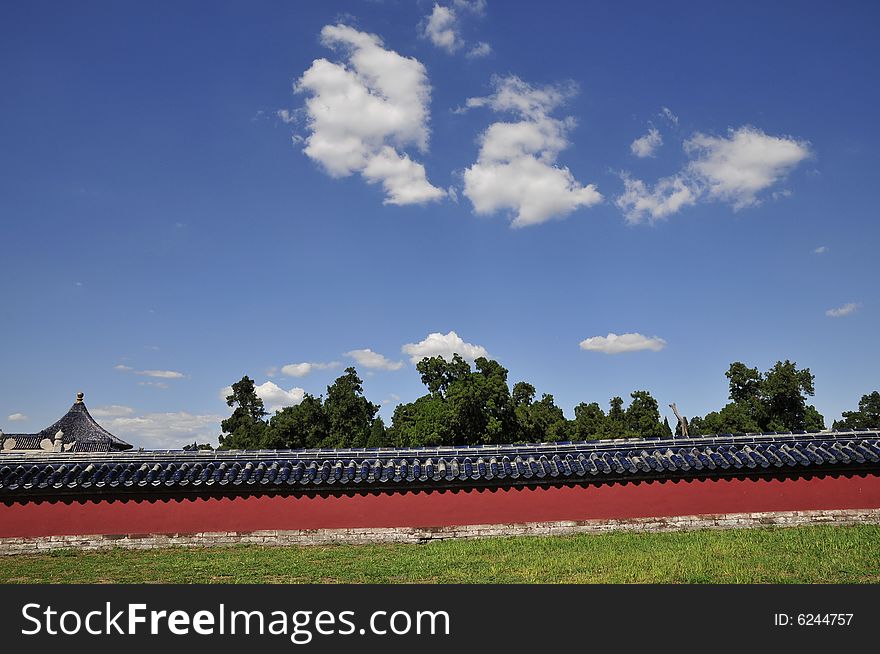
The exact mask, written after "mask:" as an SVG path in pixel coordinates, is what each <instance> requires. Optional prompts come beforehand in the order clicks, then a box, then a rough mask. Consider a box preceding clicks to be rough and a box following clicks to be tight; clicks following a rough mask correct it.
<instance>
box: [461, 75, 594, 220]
mask: <svg viewBox="0 0 880 654" xmlns="http://www.w3.org/2000/svg"><path fill="white" fill-rule="evenodd" d="M492 83H493V86H494V90H495V92H494V93H493V94H492V95H490V96H488V97H485V98H469V99H468V101H467V107H468V108H472V107H484V106H485V107H490V108H491V109H493V110H494V111H496V112H500V113H509V114H513V115H514V116H515V117H517V118H519V120H517V121H515V122H497V123H493V124H492V125H490V126H489V128H488V129H487V130H486V131H485V132H483V134H482V135H481V137H480V152H479V155H478V157H477V162H476V163H475V164H473V165H472V166H471V167H470V168H468V169H466V170H465V172H464V194H465V196H467V198H468V199H469V200H470V201H471V203H472V204H473V207H474V212H475V213H477V214H483V215H488V214H492V213H495V212H497V211H501V210H509V211H511V212H512V213H513V216H514V219H513V222H512V225H513V226H514V227H525V226H527V225H537V224H539V223H542V222H545V221H547V220H550V219H551V218H557V217H563V216H566V215H568V214H569V213H571V212H572V211H574V210H575V209H577V208H579V207H589V206H592V205H594V204H596V203H598V202H600V201H601V200H602V195H601V194H600V193H599V192H598V191H597V190H596V187H595V186H594V185H592V184H589V185H587V186H582V185H581V184H580V183H579V182H578V181H577V180H575V179H574V176H573V175H572V174H571V172H570V171H569V170H568V168H565V167H559V166H557V165H556V158H557V156H558V155H559V153H560V151H562V150H563V149H565V148H566V147H568V139H567V134H568V131H569V130H570V129H571V128H572V127H573V126H574V120H573V119H571V118H566V119H564V120H559V119H557V118H553V117H552V116H551V115H550V114H551V112H552V111H553V110H554V109H555V108H556V107H558V106H559V105H560V104H561V103H562V102H563V101H564V100H565V99H567V98H568V97H569V96H570V95H571V94H572V93H573V92H574V88H573V87H572V86H567V87H560V86H547V87H532V86H530V85H529V84H527V83H525V82H523V81H522V80H521V79H519V78H518V77H515V76H510V77H503V78H502V77H496V78H494V79H493V82H492Z"/></svg>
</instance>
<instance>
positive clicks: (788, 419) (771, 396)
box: [760, 359, 824, 431]
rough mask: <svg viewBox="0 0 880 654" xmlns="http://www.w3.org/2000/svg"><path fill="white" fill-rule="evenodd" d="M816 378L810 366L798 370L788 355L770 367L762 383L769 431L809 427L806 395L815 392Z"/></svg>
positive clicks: (766, 426)
mask: <svg viewBox="0 0 880 654" xmlns="http://www.w3.org/2000/svg"><path fill="white" fill-rule="evenodd" d="M813 381H814V377H813V375H812V373H810V369H809V368H804V369H803V370H798V369H797V366H796V365H795V364H794V363H792V362H791V361H789V360H787V359H786V360H785V361H784V362H782V361H777V362H776V364H775V365H774V366H773V367H772V368H771V369H770V370H768V371H767V374H766V375H764V380H763V382H762V383H761V385H760V388H761V395H762V396H763V399H764V402H765V407H766V412H767V415H768V420H767V423H766V425H765V428H766V430H767V431H792V430H796V429H806V426H807V420H806V417H807V402H806V396H808V395H813V394H814V393H815V390H814V388H813ZM817 413H818V412H817ZM823 422H824V421H823Z"/></svg>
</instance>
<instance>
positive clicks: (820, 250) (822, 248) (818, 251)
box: [813, 245, 828, 254]
mask: <svg viewBox="0 0 880 654" xmlns="http://www.w3.org/2000/svg"><path fill="white" fill-rule="evenodd" d="M826 252H828V246H827V245H820V246H819V247H817V248H816V249H815V250H813V254H825V253H826Z"/></svg>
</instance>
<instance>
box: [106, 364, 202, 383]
mask: <svg viewBox="0 0 880 654" xmlns="http://www.w3.org/2000/svg"><path fill="white" fill-rule="evenodd" d="M113 370H118V371H119V372H131V373H134V374H135V375H140V376H141V377H154V378H157V379H183V378H184V377H185V376H186V375H184V374H183V373H182V372H177V371H176V370H135V369H134V368H132V367H131V366H126V365H124V364H122V363H120V364H118V365H115V366H113ZM141 385H145V383H143V382H141ZM163 388H164V386H163Z"/></svg>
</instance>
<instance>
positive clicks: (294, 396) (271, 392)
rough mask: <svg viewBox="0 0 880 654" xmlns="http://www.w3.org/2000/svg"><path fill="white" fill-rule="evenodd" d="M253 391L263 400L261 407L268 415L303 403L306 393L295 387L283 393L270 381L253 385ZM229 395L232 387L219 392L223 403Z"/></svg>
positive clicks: (282, 390) (281, 389)
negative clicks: (264, 408)
mask: <svg viewBox="0 0 880 654" xmlns="http://www.w3.org/2000/svg"><path fill="white" fill-rule="evenodd" d="M254 391H255V392H256V394H257V397H259V398H260V399H261V400H263V406H265V407H266V410H268V411H269V412H270V413H274V412H275V411H280V410H281V409H283V408H284V407H286V406H296V405H297V404H299V403H300V402H302V401H303V397H304V396H305V393H306V392H305V389H302V388H299V387H297V386H294V387H293V388H291V389H290V390H287V391H285V390H284V389H283V388H281V387H280V386H278V384H276V383H274V382H271V381H267V382H266V383H265V384H259V385H255V386H254ZM230 395H232V386H227V387H226V388H223V389H221V390H220V394H219V397H220V399H221V400H222V401H223V402H224V403H225V402H226V398H227V397H228V396H230Z"/></svg>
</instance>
